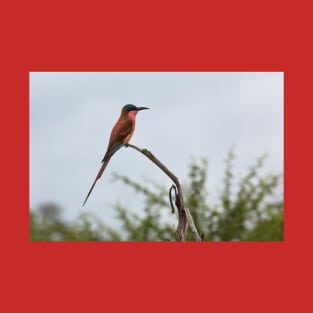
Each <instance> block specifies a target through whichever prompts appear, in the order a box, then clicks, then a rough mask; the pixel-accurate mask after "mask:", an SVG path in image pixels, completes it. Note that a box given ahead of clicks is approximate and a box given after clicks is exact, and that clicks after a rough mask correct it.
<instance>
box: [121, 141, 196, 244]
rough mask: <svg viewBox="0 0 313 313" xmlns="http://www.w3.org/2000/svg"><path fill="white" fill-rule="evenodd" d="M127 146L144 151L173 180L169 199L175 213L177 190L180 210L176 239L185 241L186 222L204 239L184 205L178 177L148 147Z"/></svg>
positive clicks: (177, 206)
mask: <svg viewBox="0 0 313 313" xmlns="http://www.w3.org/2000/svg"><path fill="white" fill-rule="evenodd" d="M126 147H131V148H133V149H135V150H137V151H138V152H140V153H142V154H143V155H144V156H146V157H147V158H148V159H149V160H150V161H152V162H153V163H154V164H155V165H156V166H157V167H159V168H160V169H161V170H162V171H163V172H164V173H165V174H166V175H167V176H168V177H169V178H170V179H171V180H172V181H173V183H174V184H173V185H172V186H171V187H170V189H169V200H170V204H171V208H172V212H173V213H174V205H173V200H172V191H173V190H174V191H175V206H176V208H177V212H178V225H177V229H176V231H175V237H176V240H177V241H185V233H186V224H187V223H188V225H189V227H190V229H191V231H192V233H193V235H194V237H195V240H196V241H202V240H201V237H200V236H199V233H198V231H197V228H196V226H195V224H194V221H193V218H192V216H191V214H190V212H189V210H188V208H186V207H185V205H184V198H183V192H182V187H181V184H180V182H179V180H178V178H177V177H176V176H175V175H174V174H173V173H172V172H171V171H170V170H169V169H168V168H167V167H166V166H165V165H164V164H163V163H162V162H160V161H159V160H158V159H157V158H156V157H155V156H154V155H153V154H152V153H151V152H150V151H148V150H147V149H140V148H138V147H136V146H134V145H132V144H127V145H126Z"/></svg>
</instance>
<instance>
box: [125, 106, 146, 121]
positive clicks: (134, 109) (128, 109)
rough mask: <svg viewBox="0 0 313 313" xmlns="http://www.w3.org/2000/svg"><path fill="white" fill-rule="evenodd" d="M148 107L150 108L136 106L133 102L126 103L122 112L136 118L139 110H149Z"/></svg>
mask: <svg viewBox="0 0 313 313" xmlns="http://www.w3.org/2000/svg"><path fill="white" fill-rule="evenodd" d="M147 109H149V108H146V107H136V106H135V105H133V104H126V105H124V106H123V108H122V113H124V114H127V115H129V116H130V117H132V118H135V117H136V114H137V113H138V111H141V110H147Z"/></svg>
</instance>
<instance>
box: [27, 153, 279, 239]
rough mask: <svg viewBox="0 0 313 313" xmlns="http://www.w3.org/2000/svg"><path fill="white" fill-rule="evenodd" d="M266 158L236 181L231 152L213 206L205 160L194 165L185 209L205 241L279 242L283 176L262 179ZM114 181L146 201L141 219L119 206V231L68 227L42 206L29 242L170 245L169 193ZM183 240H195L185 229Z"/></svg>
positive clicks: (54, 210)
mask: <svg viewBox="0 0 313 313" xmlns="http://www.w3.org/2000/svg"><path fill="white" fill-rule="evenodd" d="M265 159H266V157H265V156H261V157H260V158H258V159H257V160H256V162H255V164H253V165H252V166H251V167H250V168H249V169H248V170H247V172H246V173H245V175H244V176H243V177H242V178H241V179H240V178H238V177H235V175H234V160H235V155H234V151H233V149H231V150H230V151H229V153H228V156H227V158H226V167H225V173H224V179H223V184H222V191H221V193H220V195H219V196H218V197H217V200H216V201H215V202H214V201H212V200H210V201H209V200H208V191H207V187H206V183H207V172H208V171H207V167H208V164H207V160H205V159H201V160H199V161H196V160H193V161H192V163H191V165H190V168H189V175H188V181H187V183H185V184H184V186H185V187H184V190H185V205H186V207H188V208H189V210H190V212H191V214H192V216H193V219H194V222H195V224H196V226H197V229H198V231H199V233H200V234H203V237H204V240H210V241H212V240H213V241H281V240H283V229H284V222H283V196H282V192H281V191H279V189H280V187H281V183H282V176H281V175H279V174H272V173H271V174H263V172H264V171H262V169H263V167H264V162H265ZM114 179H115V180H118V181H122V182H123V183H124V184H126V185H127V186H129V187H130V188H132V189H133V190H134V191H135V192H137V193H140V194H142V195H143V196H144V204H143V210H142V213H141V214H139V213H132V212H130V211H129V210H128V209H127V208H126V207H124V206H123V205H122V204H120V203H117V204H116V205H115V206H114V209H115V211H116V212H117V220H118V221H119V223H120V229H113V228H111V227H109V226H107V225H105V224H103V223H101V222H99V219H97V218H95V217H92V216H91V215H86V214H85V215H81V216H79V217H78V219H77V220H76V221H75V222H74V223H73V224H67V223H65V222H63V221H62V219H61V218H60V211H61V210H60V208H58V207H57V206H55V205H53V204H46V205H43V206H41V207H40V208H39V209H38V210H37V211H32V212H31V214H30V231H31V232H30V237H31V240H39V241H51V240H64V241H65V240H68V241H99V240H112V241H119V240H129V241H160V240H174V231H175V225H171V224H170V223H169V222H168V220H169V216H168V215H169V214H171V213H170V212H171V209H170V205H169V199H168V190H167V189H166V188H165V187H164V186H161V185H159V184H157V183H155V182H146V183H145V185H143V184H139V183H137V182H135V181H133V180H131V179H130V178H128V177H125V176H122V175H118V174H115V175H114ZM175 214H177V213H175ZM186 239H187V240H194V238H193V236H192V233H191V231H190V230H189V229H187V236H186Z"/></svg>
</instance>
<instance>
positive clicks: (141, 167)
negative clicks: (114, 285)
mask: <svg viewBox="0 0 313 313" xmlns="http://www.w3.org/2000/svg"><path fill="white" fill-rule="evenodd" d="M128 103H131V104H135V105H137V106H146V107H149V108H151V110H145V111H141V112H139V113H138V115H137V124H136V131H135V134H134V136H133V138H132V139H131V143H133V144H135V145H137V146H139V147H142V148H147V149H148V150H151V152H153V153H154V154H155V155H156V156H157V157H158V158H159V159H160V160H161V161H162V162H163V163H165V164H166V165H167V166H168V167H169V168H170V169H171V170H172V171H173V172H174V173H175V174H176V175H177V176H178V177H179V179H180V180H181V181H182V182H183V183H184V182H185V181H186V178H187V174H188V165H189V164H190V162H191V160H192V157H206V158H207V159H208V160H209V171H208V173H209V180H208V188H209V189H210V193H211V194H214V193H216V191H217V190H220V189H221V179H222V177H223V173H224V169H225V165H224V160H225V157H226V155H227V151H228V150H229V148H230V147H231V146H232V145H235V147H236V150H235V151H236V155H237V160H236V161H235V168H236V172H237V173H238V175H241V173H244V171H245V170H246V169H247V168H248V166H249V165H252V164H253V163H254V162H255V160H256V158H257V157H258V156H260V155H262V154H263V153H267V154H268V156H269V158H268V160H267V162H266V170H267V171H275V172H280V173H282V172H283V73H281V72H274V73H273V72H267V73H264V72H262V73H256V72H238V73H236V72H229V73H227V72H197V73H194V72H192V73H184V72H177V73H176V72H157V73H154V72H136V73H135V72H127V73H124V72H119V73H117V72H114V73H111V72H104V73H102V72H93V73H88V72H68V73H64V72H54V73H51V72H46V73H40V72H38V73H37V72H32V73H30V206H31V208H32V209H34V208H36V207H37V206H38V205H39V204H41V203H43V202H47V201H53V202H55V203H57V204H59V205H61V206H62V208H63V209H64V211H63V217H64V218H66V219H73V218H75V217H77V216H78V215H79V214H80V213H83V212H91V213H94V214H96V215H97V216H99V217H101V219H102V220H103V221H104V222H106V223H108V224H110V223H113V219H112V218H113V217H114V216H115V212H114V210H113V208H112V207H110V206H109V204H113V203H115V202H116V201H117V200H119V201H120V202H121V203H123V204H126V205H127V206H128V207H129V208H130V209H131V210H133V211H135V210H136V208H137V207H139V206H140V203H141V201H142V198H141V197H140V196H139V195H138V194H136V193H133V192H132V190H131V189H130V188H127V187H125V186H124V185H123V184H122V183H120V182H118V183H117V182H115V183H112V173H113V172H117V173H120V174H125V175H127V176H129V177H131V178H133V179H135V180H137V181H138V182H145V179H154V180H155V181H157V182H159V183H161V184H164V185H165V186H167V187H170V185H171V182H170V181H169V179H168V178H167V177H166V176H164V174H163V173H162V172H161V171H160V170H158V169H157V168H156V167H155V166H154V165H153V164H152V163H151V162H150V161H149V160H148V159H146V158H145V157H144V156H142V155H141V154H139V153H138V152H136V151H134V150H132V149H130V148H129V149H124V148H123V149H121V150H119V151H118V153H116V154H115V155H114V157H113V158H112V159H111V161H110V164H109V166H108V167H107V169H106V171H105V173H104V174H103V176H102V178H101V179H100V180H99V181H98V183H97V185H96V186H95V188H94V190H93V192H92V194H91V196H90V198H89V200H88V202H87V204H86V206H85V207H84V208H83V207H82V202H83V200H84V198H85V196H86V194H87V192H88V190H89V188H90V186H91V184H92V182H93V180H94V178H95V176H96V174H97V172H98V170H99V168H100V166H101V160H102V158H103V156H104V153H105V151H106V148H107V144H108V139H109V136H110V133H111V129H112V127H113V125H114V124H115V122H116V120H117V119H118V117H119V115H120V110H121V107H122V106H123V105H125V104H128Z"/></svg>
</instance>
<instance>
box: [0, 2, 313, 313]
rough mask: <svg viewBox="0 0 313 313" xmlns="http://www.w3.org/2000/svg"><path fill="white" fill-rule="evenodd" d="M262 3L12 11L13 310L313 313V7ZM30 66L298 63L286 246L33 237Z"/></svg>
mask: <svg viewBox="0 0 313 313" xmlns="http://www.w3.org/2000/svg"><path fill="white" fill-rule="evenodd" d="M100 3H101V4H100ZM254 5H255V6H252V4H251V1H250V2H248V1H240V2H238V1H234V2H233V1H222V2H221V3H220V4H218V5H217V4H214V5H213V4H211V3H208V2H205V1H203V3H202V2H201V1H196V2H193V3H185V4H184V3H181V2H177V3H175V2H174V1H173V2H170V3H169V2H166V3H162V2H158V3H149V2H143V1H135V2H134V1H128V2H126V1H122V2H121V1H118V2H116V3H115V4H111V3H110V4H109V3H106V2H105V3H103V2H100V1H99V3H98V4H96V3H92V4H91V3H88V5H87V3H86V4H80V3H77V2H73V3H70V2H67V3H64V2H60V3H59V2H58V1H55V2H54V3H43V2H39V1H38V2H36V1H33V2H22V1H20V3H15V2H10V4H5V5H2V6H3V8H2V10H1V13H0V14H2V15H3V16H0V17H1V18H0V21H1V22H0V23H1V29H2V30H6V31H5V33H4V36H3V38H2V47H3V48H2V52H1V53H2V57H1V59H2V60H1V63H2V65H1V68H2V81H1V86H2V88H1V89H2V91H1V98H2V101H1V103H2V108H3V113H2V123H1V127H2V129H1V134H2V147H3V148H2V152H3V153H2V165H3V166H2V168H3V172H4V173H5V175H4V176H3V179H2V181H3V186H2V192H3V196H2V199H3V201H4V203H3V205H2V225H1V239H2V249H1V250H2V251H1V252H2V253H1V255H2V256H1V272H2V273H1V285H2V287H4V288H3V292H2V295H1V297H2V298H3V299H2V300H1V303H0V310H1V311H3V312H21V311H22V312H25V311H27V310H30V311H31V312H56V311H58V312H59V311H62V312H63V311H64V312H72V311H75V312H98V311H101V312H103V311H106V310H107V311H110V310H113V312H116V311H122V310H128V311H129V310H136V311H143V312H146V311H150V310H157V311H160V310H162V311H164V310H166V311H173V310H175V311H196V310H197V311H198V310H200V309H201V310H207V311H208V312H210V311H214V312H237V311H238V312H282V311H286V310H288V311H297V312H303V311H305V312H308V311H310V309H309V308H310V307H312V302H310V297H309V292H308V289H309V288H306V287H305V286H306V285H305V283H306V281H307V280H308V279H311V280H312V264H313V261H312V257H311V256H310V254H309V250H310V249H311V248H309V247H311V246H312V243H311V241H310V240H309V239H310V235H311V229H312V226H311V221H312V209H311V207H310V206H311V205H310V203H311V201H309V202H308V203H306V195H310V194H311V190H310V189H311V188H310V185H311V184H312V183H311V181H310V180H308V182H306V181H305V180H304V177H303V176H304V174H306V173H307V174H308V173H309V170H310V169H311V168H310V164H311V163H312V153H311V152H310V151H309V150H308V148H309V146H310V141H308V140H306V135H309V134H310V132H309V130H310V129H309V126H310V125H311V116H312V115H310V114H307V112H306V110H307V107H308V104H310V106H311V105H312V103H313V101H312V91H311V89H312V86H311V85H312V78H311V77H310V73H311V70H312V62H311V59H312V55H313V53H312V49H311V48H310V45H311V44H309V42H310V38H311V34H310V29H312V25H311V24H312V23H311V16H310V14H309V12H310V10H309V7H307V8H306V2H305V1H303V3H301V5H300V3H299V4H298V3H297V6H292V7H291V6H290V7H289V6H288V4H286V3H285V2H281V3H279V2H278V1H276V2H275V3H274V2H273V1H272V2H269V3H267V2H266V1H265V2H262V3H259V4H254ZM2 24H3V25H2ZM29 71H284V72H285V168H286V171H285V200H286V202H285V242H282V243H206V244H191V243H185V244H179V243H31V242H29V240H28V238H29V225H28V209H29V208H28V203H29V201H28V200H29V199H28V197H29V196H28V181H29V176H28V165H29V156H28V153H29V151H28V146H29V138H28V134H29V131H28V130H29V108H28V73H29ZM309 138H310V137H309ZM300 160H301V161H300ZM299 161H300V162H299ZM8 308H9V310H8Z"/></svg>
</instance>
